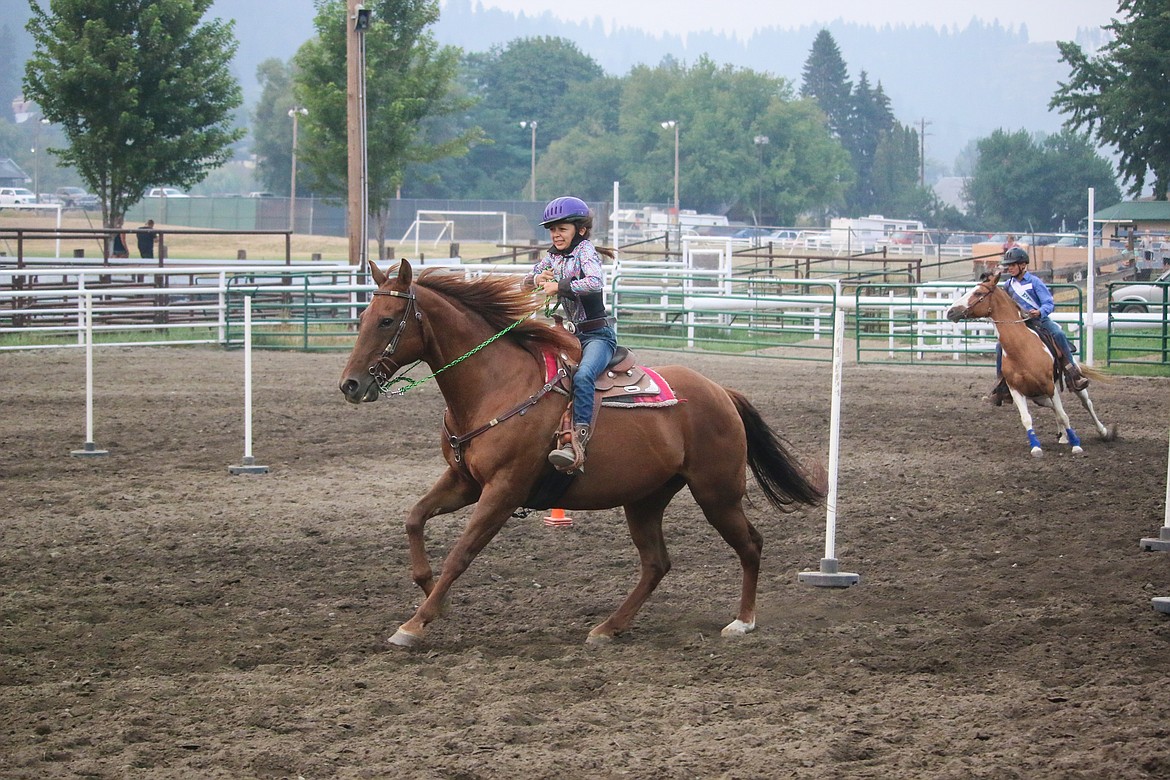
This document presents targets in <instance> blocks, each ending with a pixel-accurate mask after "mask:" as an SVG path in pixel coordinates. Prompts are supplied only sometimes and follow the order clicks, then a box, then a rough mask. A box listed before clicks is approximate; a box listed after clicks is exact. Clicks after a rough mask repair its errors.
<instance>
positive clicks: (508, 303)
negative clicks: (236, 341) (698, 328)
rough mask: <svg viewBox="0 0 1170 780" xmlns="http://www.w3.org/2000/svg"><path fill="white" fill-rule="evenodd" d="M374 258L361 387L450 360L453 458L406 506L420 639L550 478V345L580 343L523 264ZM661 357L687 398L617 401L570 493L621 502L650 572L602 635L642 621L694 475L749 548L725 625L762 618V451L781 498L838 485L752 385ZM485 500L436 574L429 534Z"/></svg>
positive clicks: (717, 524)
mask: <svg viewBox="0 0 1170 780" xmlns="http://www.w3.org/2000/svg"><path fill="white" fill-rule="evenodd" d="M370 270H371V273H372V275H373V278H374V281H375V282H376V283H377V285H378V289H377V290H376V291H375V292H374V297H373V300H372V301H371V302H370V305H369V306H368V307H367V308H366V309H365V310H364V311H363V312H362V315H361V318H360V321H359V326H358V333H357V340H356V343H355V344H354V347H353V351H352V353H351V354H350V357H349V361H348V362H347V363H346V365H345V370H344V371H343V372H342V375H341V382H340V389H341V392H342V393H343V394H344V395H345V398H346V400H348V401H350V402H351V403H355V404H356V403H361V402H363V401H375V400H377V399H378V397H379V395H380V393H381V392H382V390H383V389H384V388H385V387H386V386H387V383H388V381H389V379H390V377H391V376H393V375H394V374H396V373H398V372H399V371H400V370H401V368H402V367H403V366H406V365H407V364H410V363H412V362H413V361H416V360H421V361H423V362H424V363H426V364H427V365H428V366H429V367H430V368H431V371H432V372H434V373H433V374H432V376H433V378H434V380H435V382H436V383H437V384H438V386H439V390H440V391H441V392H442V394H443V399H444V401H446V404H447V408H446V411H445V412H444V415H443V432H444V435H443V437H442V449H443V456H444V458H445V459H446V461H447V469H446V471H444V472H443V474H442V476H440V477H439V479H438V481H436V482H435V484H434V485H433V486H432V487H431V489H430V490H429V491H428V492H427V493H426V495H424V496H423V497H422V498H421V499H419V501H418V503H416V504H415V505H414V507H413V508H412V509H411V510H410V513H409V514H408V515H407V518H406V536H407V540H408V542H409V546H410V561H411V575H412V577H413V579H414V581H415V583H417V584H418V586H419V587H420V588H422V590H423V593H425V594H426V598H425V599H424V600H423V602H422V604H420V605H419V607H418V609H417V611H416V612H415V613H414V615H413V616H412V617H411V618H410V619H409V620H407V621H406V622H405V623H403V624H402V625H401V626H400V627H399V628H398V630H397V631H396V632H395V634H394V635H393V636H392V637H391V638H390V640H389V641H390V642H391V644H395V645H402V646H411V645H415V644H417V643H418V642H419V641H420V640H421V639H422V638H423V636H424V633H425V631H426V629H427V626H428V625H429V624H430V623H431V622H432V621H433V620H435V618H437V617H439V615H440V614H441V613H442V612H444V611H445V608H446V605H447V596H448V591H449V590H450V588H451V586H452V584H454V582H455V580H456V578H458V577H459V575H460V574H462V573H463V572H464V571H465V570H466V569H467V567H468V566H469V565H470V564H471V561H472V560H473V559H474V558H475V556H476V555H477V554H478V553H479V552H480V550H482V549H483V548H484V547H485V546H486V545H487V544H488V542H490V541H491V540H492V538H493V537H494V536H495V535H496V533H498V532H499V530H500V529H501V528H502V527H503V526H504V523H506V522H507V521H508V518H509V517H510V516H512V513H513V512H514V511H515V510H516V509H517V508H518V507H521V506H524V505H525V501H526V500H528V499H529V497H530V496H532V495H533V491H534V489H535V487H536V485H537V484H538V482H540V481H542V480H543V479H544V478H546V477H548V476H549V475H551V474H553V470H552V468H551V467H550V466H549V465H548V462H547V460H546V457H547V456H548V453H549V452H550V450H551V449H552V446H553V440H554V435H555V433H556V431H557V429H558V427H559V423H560V420H561V415H562V413H563V412H564V411H565V407H566V404H567V403H568V400H567V398H565V397H564V396H563V395H560V394H557V393H550V392H549V387H548V385H547V384H546V376H545V369H544V363H543V356H544V353H545V352H548V351H550V350H551V351H553V352H554V353H563V354H566V355H568V356H569V357H571V358H572V359H574V360H576V359H579V357H580V344H579V342H578V341H577V339H576V337H574V336H573V335H571V334H570V333H568V332H567V331H566V330H564V329H563V328H559V327H552V326H550V325H549V324H548V323H547V322H546V321H539V320H535V319H532V318H531V314H532V312H533V311H534V310H535V309H536V308H537V307H538V306H539V305H540V302H539V301H537V300H536V299H535V298H534V296H533V293H532V292H531V291H526V290H522V289H521V287H520V280H519V279H518V278H516V277H514V276H503V275H497V276H491V275H489V276H484V277H481V278H478V279H474V280H467V279H464V277H463V275H462V274H455V273H450V272H444V271H438V270H431V269H428V270H426V271H423V272H422V273H420V274H419V275H418V277H417V278H415V277H414V275H413V272H412V269H411V266H410V263H408V262H407V261H406V260H402V261H401V262H400V264H399V267H398V273H397V275H389V276H388V275H387V274H386V273H383V272H382V271H381V270H379V269H378V268H377V267H376V266H375V265H374V264H373V263H371V264H370ZM656 370H657V371H658V372H659V374H661V376H662V377H663V378H665V379H666V381H667V382H668V383H669V384H670V386H671V387H672V388H673V389H674V391H675V392H676V394H677V396H678V398H680V399H682V402H681V403H678V404H676V405H673V406H665V407H662V408H648V409H615V408H609V407H603V408H602V409H601V410H600V412H599V414H598V417H597V419H596V426H595V431H596V432H595V434H594V436H593V438H592V439H591V440H590V442H589V449H588V456H589V458H588V461H587V463H586V466H585V471H584V473H582V474H579V475H578V476H577V477H576V478H575V479H574V480H573V482H572V483H571V484H570V485H569V487H568V489H567V490H566V491H565V492H564V493H563V494H562V495H561V496H560V497H559V498H557V499H556V506H557V507H564V508H565V509H606V508H610V507H615V506H618V505H621V506H622V507H623V508H624V509H625V515H626V522H627V525H628V527H629V531H630V536H631V537H633V541H634V544H635V546H636V547H637V548H638V555H639V559H640V561H641V578H640V579H639V580H638V583H637V585H636V586H635V587H634V589H633V591H631V592H630V594H629V596H627V597H626V599H625V601H624V602H622V604H621V605H620V606H619V607H618V608H617V610H616V611H614V612H613V614H611V615H610V616H609V617H607V618H606V619H605V620H604V621H603V622H602V623H600V624H599V625H597V626H596V627H595V628H593V630H592V631H590V632H589V636H588V640H587V641H588V642H589V643H591V644H597V643H603V642H606V641H609V640H611V639H612V638H613V637H614V636H615V635H617V634H619V633H621V632H622V631H624V630H626V629H628V628H629V627H630V625H631V623H632V622H633V620H634V616H635V615H636V614H637V612H638V610H639V608H641V606H642V604H643V603H644V602H645V601H646V599H647V598H648V597H649V596H650V594H651V593H652V592H653V591H654V589H655V587H656V586H657V585H658V583H659V581H660V580H661V579H662V578H663V576H665V575H666V573H667V572H668V571H669V570H670V557H669V555H668V553H667V550H666V543H665V541H664V539H663V534H662V517H663V513H664V511H665V510H666V507H667V505H668V504H669V503H670V501H671V499H672V498H673V497H674V495H675V494H676V493H678V492H679V491H680V490H681V489H682V488H683V487H688V488H690V491H691V495H692V496H694V499H695V501H696V502H697V503H698V505H699V507H700V508H701V509H702V511H703V514H704V516H705V517H706V518H707V522H709V523H710V524H711V525H712V526H714V528H715V530H716V531H718V532H719V535H720V536H722V537H723V539H724V541H726V542H727V543H728V544H729V545H731V547H732V549H733V550H735V553H736V554H737V555H738V556H739V562H740V566H741V567H742V570H743V579H742V584H741V587H740V597H739V611H738V613H737V614H736V618H735V620H734V621H732V622H731V623H730V624H728V625H727V626H726V627H725V628H724V629H723V634H724V635H725V636H734V635H738V634H745V633H747V632H749V631H752V630H754V629H755V626H756V581H757V578H758V575H759V567H760V553H761V550H762V546H763V539H762V538H761V536H760V534H759V532H758V531H756V529H755V528H754V527H753V526H752V524H751V523H750V522H749V521H748V519H747V517H746V516H745V515H744V510H743V501H744V494H745V490H746V486H747V476H746V469H747V467H750V468H751V470H752V473H753V474H754V475H755V477H756V480H757V482H758V483H759V484H760V487H761V489H762V491H763V493H764V495H765V496H766V497H767V498H768V500H769V502H770V503H771V504H772V505H773V506H775V507H776V508H777V509H781V510H785V509H790V508H793V507H792V506H791V505H793V504H815V503H817V502H819V501H820V500H821V499H822V498H823V497H824V495H825V485H824V472H823V469H820V468H816V469H814V470H813V471H812V472H808V471H805V470H804V469H803V468H802V467H801V466H800V464H799V463H798V462H797V461H796V459H795V458H794V457H793V456H792V455H790V454H789V452H788V450H787V447H786V444H785V443H784V442H783V440H781V439H780V438H779V437H778V436H777V434H776V433H774V432H773V431H772V429H771V428H769V427H768V425H767V424H766V423H765V422H764V420H763V419H762V418H761V416H760V414H759V412H758V411H757V410H756V408H755V407H754V406H752V404H751V403H750V402H749V401H748V400H747V399H746V398H744V397H743V396H742V395H740V394H739V393H738V392H736V391H734V390H729V389H726V388H724V387H721V386H720V385H718V384H716V383H714V382H712V381H710V380H709V379H707V378H705V377H703V376H702V375H700V374H698V373H696V372H694V371H692V370H690V369H688V368H684V367H681V366H664V367H662V368H660V369H656ZM429 378H430V377H427V379H429ZM377 428H378V430H390V431H392V430H393V429H394V419H393V412H392V411H391V412H387V413H386V414H383V415H380V416H379V417H378V419H377ZM453 445H454V446H453ZM470 504H475V508H474V509H473V510H472V513H471V516H470V518H469V519H468V521H467V524H466V526H465V527H464V529H463V532H462V533H461V534H460V536H459V538H458V540H457V541H456V542H455V544H454V545H453V546H452V548H451V550H450V552H448V554H447V557H446V560H445V561H444V562H443V566H442V571H441V573H440V574H439V576H438V578H436V577H435V575H434V573H433V571H432V569H431V564H430V561H429V560H428V558H427V551H426V544H425V540H424V536H423V530H424V527H425V525H426V522H427V520H429V519H430V518H432V517H434V516H435V515H441V514H445V513H448V512H454V511H456V510H458V509H460V508H462V507H465V506H468V505H470Z"/></svg>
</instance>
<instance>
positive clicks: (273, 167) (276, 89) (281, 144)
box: [252, 57, 304, 194]
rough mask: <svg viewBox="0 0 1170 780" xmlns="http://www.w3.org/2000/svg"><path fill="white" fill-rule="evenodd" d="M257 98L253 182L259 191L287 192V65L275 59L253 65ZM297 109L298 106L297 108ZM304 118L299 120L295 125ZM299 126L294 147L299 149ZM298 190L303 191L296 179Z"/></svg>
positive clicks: (290, 87) (290, 91)
mask: <svg viewBox="0 0 1170 780" xmlns="http://www.w3.org/2000/svg"><path fill="white" fill-rule="evenodd" d="M256 80H257V81H258V82H260V98H259V99H258V100H257V101H256V108H255V110H254V111H253V113H252V152H253V153H254V154H255V155H256V180H257V181H258V182H259V183H260V184H261V187H260V189H266V190H268V191H270V192H276V193H282V194H283V193H286V192H288V191H289V189H290V188H291V187H292V121H293V120H292V118H291V117H290V116H289V113H288V112H289V111H291V110H292V109H293V107H294V106H296V101H295V100H294V99H293V74H292V68H291V66H290V65H289V64H287V63H284V62H282V61H281V60H279V59H276V58H275V57H272V58H269V59H266V60H264V61H263V62H261V63H260V64H259V65H257V66H256ZM298 107H299V106H298ZM303 119H304V117H303V116H300V117H299V118H298V122H300V121H302V120H303ZM300 127H301V125H300V124H298V127H297V129H298V139H297V145H298V146H300V138H299V130H300ZM297 189H298V190H302V189H304V188H303V187H302V186H301V180H299V179H298V180H297Z"/></svg>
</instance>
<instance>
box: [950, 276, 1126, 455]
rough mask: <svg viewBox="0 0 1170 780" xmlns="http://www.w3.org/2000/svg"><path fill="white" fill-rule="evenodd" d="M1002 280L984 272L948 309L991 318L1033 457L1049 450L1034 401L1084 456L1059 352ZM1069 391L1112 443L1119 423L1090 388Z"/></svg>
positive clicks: (1062, 439) (961, 315)
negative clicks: (1068, 407)
mask: <svg viewBox="0 0 1170 780" xmlns="http://www.w3.org/2000/svg"><path fill="white" fill-rule="evenodd" d="M999 279H1000V274H999V273H991V274H983V275H982V276H981V278H980V280H979V283H978V284H976V285H975V287H974V288H973V289H971V290H969V291H968V292H966V293H964V294H963V295H961V296H959V297H958V298H956V299H955V301H954V302H953V303H952V305H951V307H950V308H949V309H948V310H947V318H948V319H949V320H951V321H952V322H959V321H960V320H970V319H990V320H991V322H992V324H993V325H994V326H995V332H996V336H997V337H998V338H999V343H1000V346H1001V347H1002V348H1003V371H1002V373H1003V378H1004V381H1005V382H1006V383H1007V386H1008V390H1009V391H1010V392H1011V395H1012V400H1013V401H1014V402H1015V405H1016V410H1017V411H1018V412H1019V414H1020V422H1021V423H1022V424H1023V426H1024V430H1025V431H1027V433H1028V443H1029V446H1030V447H1031V452H1032V455H1033V456H1034V457H1041V456H1042V455H1043V454H1044V450H1043V448H1042V447H1041V445H1040V439H1039V437H1038V436H1037V435H1036V432H1035V429H1034V428H1033V427H1032V415H1031V412H1029V410H1028V400H1029V399H1031V400H1032V401H1033V402H1035V403H1036V404H1037V405H1038V406H1047V407H1049V408H1051V409H1052V411H1053V412H1054V413H1055V414H1056V419H1057V423H1058V425H1059V426H1060V427H1059V429H1058V431H1057V441H1058V442H1059V443H1061V444H1069V445H1071V447H1072V452H1073V453H1075V454H1080V453H1082V452H1083V451H1084V450H1083V449H1082V447H1081V442H1080V439H1079V438H1078V437H1077V434H1076V431H1074V430H1073V428H1072V423H1071V422H1070V421H1069V417H1068V413H1067V412H1066V411H1065V409H1064V403H1063V402H1062V400H1061V396H1060V390H1061V389H1063V383H1062V382H1061V383H1058V381H1057V379H1056V375H1057V374H1058V373H1059V372H1058V371H1056V370H1055V364H1054V360H1055V356H1054V355H1053V354H1052V353H1051V352H1050V351H1049V350H1048V347H1046V346H1045V345H1044V342H1043V341H1041V339H1040V336H1039V335H1037V333H1036V332H1035V331H1034V330H1032V329H1031V328H1030V327H1028V325H1027V321H1026V320H1025V319H1024V317H1023V316H1022V314H1021V312H1020V307H1019V306H1018V305H1017V304H1016V302H1015V300H1014V299H1013V298H1012V297H1011V296H1010V295H1009V294H1008V293H1007V291H1006V290H1004V289H1003V288H1002V287H1000V286H999ZM1081 370H1082V372H1084V374H1085V375H1086V376H1088V377H1090V378H1093V379H1100V378H1101V377H1102V376H1103V375H1102V374H1101V373H1100V372H1098V371H1094V370H1092V369H1091V368H1088V367H1084V366H1082V368H1081ZM1070 392H1073V393H1074V395H1076V396H1077V398H1078V399H1080V402H1081V405H1082V406H1083V407H1084V408H1085V411H1087V412H1088V413H1089V416H1090V417H1091V418H1092V420H1093V425H1094V427H1095V428H1096V429H1097V433H1098V435H1099V436H1100V438H1101V439H1102V440H1103V441H1113V440H1114V439H1115V438H1117V428H1116V426H1106V425H1105V424H1104V423H1103V422H1101V419H1100V418H1099V417H1098V416H1097V412H1096V410H1095V409H1094V408H1093V401H1092V400H1091V399H1090V398H1089V391H1088V389H1085V390H1081V391H1079V392H1078V391H1072V390H1071V389H1070Z"/></svg>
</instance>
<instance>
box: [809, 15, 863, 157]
mask: <svg viewBox="0 0 1170 780" xmlns="http://www.w3.org/2000/svg"><path fill="white" fill-rule="evenodd" d="M852 88H853V85H852V84H850V82H849V73H848V71H847V70H846V68H845V60H844V59H842V57H841V50H840V49H839V48H837V42H836V41H835V40H833V36H832V34H831V33H830V32H829V31H828V30H821V31H820V32H819V33H817V37H816V38H815V39H814V40H813V45H812V50H811V51H809V54H808V59H807V60H805V61H804V71H803V78H802V81H801V85H800V96H801V97H806V98H812V99H813V100H815V101H816V103H817V105H818V106H820V107H821V110H822V111H824V112H825V116H827V117H828V118H829V130H831V131H832V132H833V134H834V135H836V136H838V137H840V136H842V135H843V134H844V131H845V128H846V127H847V126H848V124H849V117H850V114H851V104H850V93H851V91H852Z"/></svg>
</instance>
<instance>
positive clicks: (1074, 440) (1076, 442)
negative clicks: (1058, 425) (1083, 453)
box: [1064, 428, 1081, 447]
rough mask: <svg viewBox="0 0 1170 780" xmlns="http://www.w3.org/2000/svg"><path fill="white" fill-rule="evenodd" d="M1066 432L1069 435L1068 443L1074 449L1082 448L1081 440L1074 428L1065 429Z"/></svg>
mask: <svg viewBox="0 0 1170 780" xmlns="http://www.w3.org/2000/svg"><path fill="white" fill-rule="evenodd" d="M1064 432H1065V433H1066V434H1068V443H1069V444H1070V445H1072V446H1073V447H1079V446H1081V440H1080V439H1079V438H1078V437H1077V433H1076V431H1074V430H1073V429H1072V428H1065V429H1064Z"/></svg>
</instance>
